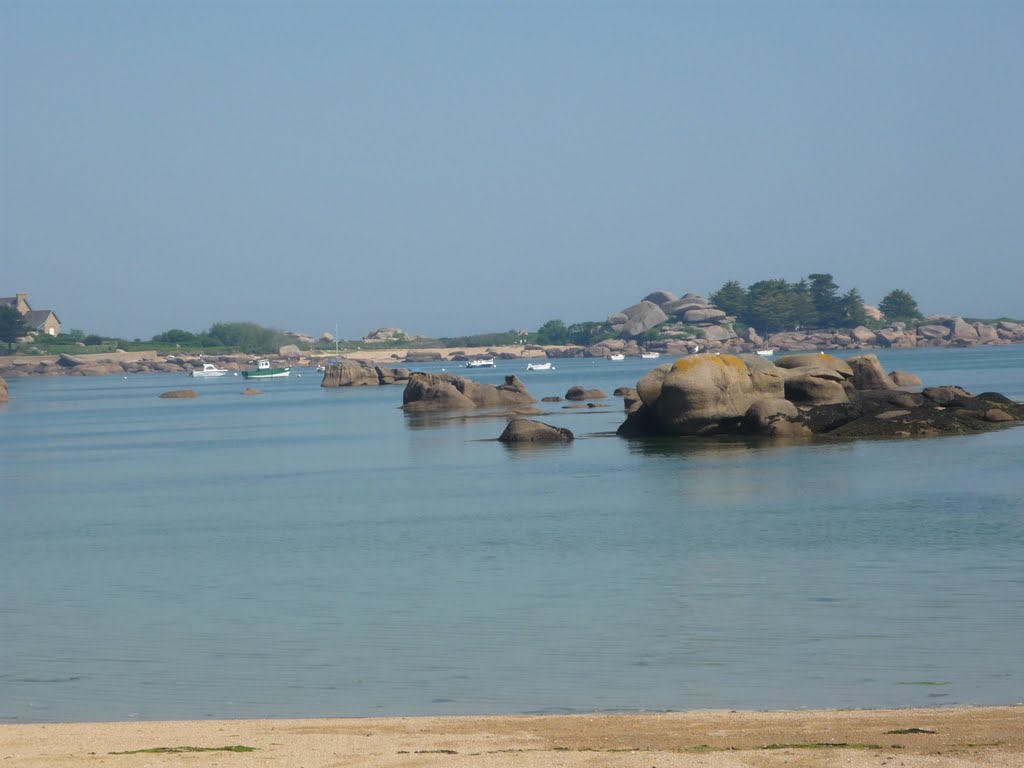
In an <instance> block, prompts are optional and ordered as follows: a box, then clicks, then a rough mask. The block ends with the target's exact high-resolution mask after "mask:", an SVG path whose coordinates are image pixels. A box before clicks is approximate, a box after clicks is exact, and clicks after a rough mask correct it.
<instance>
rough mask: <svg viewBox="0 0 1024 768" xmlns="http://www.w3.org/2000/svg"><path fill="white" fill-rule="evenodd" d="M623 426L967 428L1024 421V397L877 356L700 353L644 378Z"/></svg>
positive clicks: (833, 431) (753, 431)
mask: <svg viewBox="0 0 1024 768" xmlns="http://www.w3.org/2000/svg"><path fill="white" fill-rule="evenodd" d="M636 389H637V394H638V396H639V398H640V402H639V403H636V404H634V405H631V406H629V411H628V414H627V416H626V421H625V422H623V424H622V425H621V426H620V427H619V430H618V431H619V434H620V435H624V436H627V437H639V436H653V435H762V436H769V437H809V436H811V435H830V436H836V437H871V436H910V435H938V434H951V433H955V434H963V433H967V432H978V431H982V430H986V429H991V428H994V427H995V426H998V425H1004V424H1010V423H1019V422H1021V421H1024V404H1021V403H1014V402H1013V401H1011V400H1009V399H1007V398H1006V397H1004V396H1002V395H999V394H996V393H985V394H981V395H972V394H971V393H970V392H967V391H965V390H963V389H961V388H959V387H951V386H947V387H929V388H926V389H924V390H923V391H921V392H912V391H908V390H907V389H902V388H900V387H899V386H898V385H897V384H896V382H894V381H893V380H892V377H890V376H889V375H888V374H886V373H885V371H884V370H882V367H881V365H880V364H879V362H878V359H877V358H876V357H875V356H874V355H860V356H857V357H853V358H850V359H849V360H848V361H844V360H841V359H839V358H836V357H833V356H832V355H825V354H817V355H792V356H788V357H784V358H782V359H780V360H779V362H778V364H772V363H771V362H769V361H767V360H765V359H764V358H761V357H758V356H756V355H744V356H743V357H736V356H733V355H702V356H697V357H689V358H683V359H680V360H678V361H676V362H675V363H674V364H672V365H663V366H659V367H658V368H655V369H654V370H652V371H650V372H649V373H648V374H647V375H646V376H644V377H643V378H642V379H640V381H639V382H637V387H636Z"/></svg>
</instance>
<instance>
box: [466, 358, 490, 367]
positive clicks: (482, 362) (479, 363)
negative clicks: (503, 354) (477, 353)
mask: <svg viewBox="0 0 1024 768" xmlns="http://www.w3.org/2000/svg"><path fill="white" fill-rule="evenodd" d="M466 367H467V368H493V367H494V358H493V357H487V358H483V357H481V358H477V359H476V360H470V361H469V362H468V363H466Z"/></svg>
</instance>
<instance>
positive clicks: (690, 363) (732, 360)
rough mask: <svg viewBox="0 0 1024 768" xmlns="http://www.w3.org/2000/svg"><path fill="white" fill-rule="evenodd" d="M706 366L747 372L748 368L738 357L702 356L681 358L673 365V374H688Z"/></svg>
mask: <svg viewBox="0 0 1024 768" xmlns="http://www.w3.org/2000/svg"><path fill="white" fill-rule="evenodd" d="M705 365H718V366H721V367H723V368H734V369H735V370H737V371H743V372H746V370H747V366H746V363H744V362H743V361H742V360H740V359H739V358H738V357H736V355H700V356H690V357H681V358H679V359H678V360H676V361H675V362H674V363H673V364H672V373H686V372H688V371H693V370H695V369H697V368H699V367H701V366H705Z"/></svg>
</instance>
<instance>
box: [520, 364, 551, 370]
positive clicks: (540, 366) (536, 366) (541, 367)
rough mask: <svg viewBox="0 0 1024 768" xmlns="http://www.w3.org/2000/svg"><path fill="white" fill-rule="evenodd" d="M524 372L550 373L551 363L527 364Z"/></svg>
mask: <svg viewBox="0 0 1024 768" xmlns="http://www.w3.org/2000/svg"><path fill="white" fill-rule="evenodd" d="M526 370H528V371H550V370H551V363H527V364H526Z"/></svg>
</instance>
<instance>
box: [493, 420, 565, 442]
mask: <svg viewBox="0 0 1024 768" xmlns="http://www.w3.org/2000/svg"><path fill="white" fill-rule="evenodd" d="M573 439H575V437H574V435H573V433H572V432H570V431H569V430H568V429H565V428H564V427H554V426H552V425H550V424H545V423H544V422H541V421H534V420H533V419H513V420H512V421H510V422H509V423H508V426H507V427H505V431H504V432H502V433H501V436H500V437H498V440H500V441H501V442H503V443H567V442H570V441H571V440H573Z"/></svg>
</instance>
